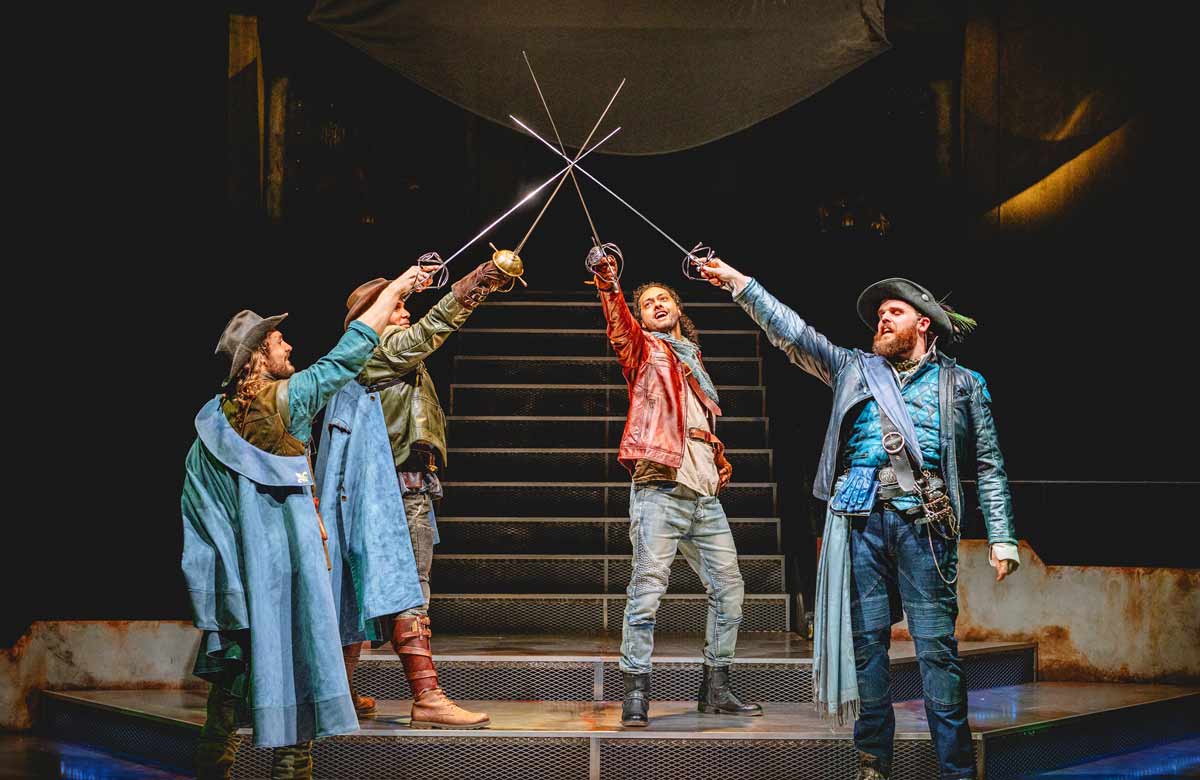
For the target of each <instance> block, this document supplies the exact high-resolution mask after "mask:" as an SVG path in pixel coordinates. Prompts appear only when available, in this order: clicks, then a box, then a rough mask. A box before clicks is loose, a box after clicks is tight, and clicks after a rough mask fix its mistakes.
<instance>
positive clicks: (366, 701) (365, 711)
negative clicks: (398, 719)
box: [342, 642, 375, 718]
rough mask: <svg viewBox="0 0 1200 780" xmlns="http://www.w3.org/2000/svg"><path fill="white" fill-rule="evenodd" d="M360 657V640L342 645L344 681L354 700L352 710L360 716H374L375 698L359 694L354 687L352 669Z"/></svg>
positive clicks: (355, 667) (356, 665) (356, 666)
mask: <svg viewBox="0 0 1200 780" xmlns="http://www.w3.org/2000/svg"><path fill="white" fill-rule="evenodd" d="M361 657H362V642H355V643H354V644H352V645H344V646H343V647H342V661H343V662H344V663H345V664H346V682H347V683H348V684H349V685H350V698H351V699H352V700H353V701H354V711H355V712H357V713H358V717H360V718H373V717H375V699H374V698H373V697H371V696H359V695H358V691H357V690H355V689H354V670H355V669H357V668H358V659H359V658H361Z"/></svg>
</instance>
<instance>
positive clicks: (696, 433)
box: [688, 428, 721, 447]
mask: <svg viewBox="0 0 1200 780" xmlns="http://www.w3.org/2000/svg"><path fill="white" fill-rule="evenodd" d="M688 438H689V439H695V440H696V441H702V442H707V443H708V444H711V445H713V446H714V447H716V446H717V445H718V444H720V443H721V440H720V439H718V438H717V435H716V434H715V433H712V432H711V431H706V430H704V429H703V428H688Z"/></svg>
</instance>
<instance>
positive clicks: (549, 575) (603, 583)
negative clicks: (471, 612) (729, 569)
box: [433, 553, 786, 594]
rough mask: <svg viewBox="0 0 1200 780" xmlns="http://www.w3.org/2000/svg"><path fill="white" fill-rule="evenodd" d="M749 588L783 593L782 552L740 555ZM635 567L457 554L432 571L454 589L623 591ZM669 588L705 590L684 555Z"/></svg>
mask: <svg viewBox="0 0 1200 780" xmlns="http://www.w3.org/2000/svg"><path fill="white" fill-rule="evenodd" d="M738 568H739V570H740V571H741V575H742V579H743V580H744V581H745V586H746V592H748V593H782V592H784V590H786V588H785V585H784V573H783V556H769V557H749V556H742V557H740V558H739V559H738ZM632 571H633V564H632V559H631V558H628V557H619V556H606V557H584V556H567V555H564V556H547V557H533V556H528V555H520V556H513V555H454V554H441V553H439V554H437V555H436V556H435V557H434V564H433V577H434V578H435V580H436V582H437V587H438V588H439V589H440V590H445V591H449V592H452V593H609V594H617V593H625V590H626V588H627V586H628V585H629V579H630V576H631V574H632ZM668 592H670V593H697V594H698V593H704V592H705V588H704V584H703V583H702V582H701V581H700V576H699V575H698V574H696V572H695V571H694V570H693V569H692V567H691V566H690V565H689V563H688V561H687V560H686V559H685V558H684V557H683V556H682V555H677V556H676V558H675V561H674V562H673V563H672V566H671V574H670V581H669V584H668Z"/></svg>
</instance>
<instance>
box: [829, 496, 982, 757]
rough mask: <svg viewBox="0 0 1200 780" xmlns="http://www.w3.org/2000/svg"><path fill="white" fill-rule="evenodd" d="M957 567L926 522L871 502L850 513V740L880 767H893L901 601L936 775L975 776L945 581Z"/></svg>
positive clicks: (953, 549)
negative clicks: (853, 689) (853, 672)
mask: <svg viewBox="0 0 1200 780" xmlns="http://www.w3.org/2000/svg"><path fill="white" fill-rule="evenodd" d="M931 533H932V547H933V551H932V552H931V551H930V544H931ZM935 555H936V556H937V564H936V566H935V563H934V556H935ZM937 567H940V569H941V574H940V575H939V573H938V568H937ZM957 572H958V544H957V540H955V539H950V540H945V539H942V537H941V536H940V535H939V534H938V533H937V532H936V531H931V530H930V527H929V526H928V525H914V524H913V523H912V522H911V521H909V520H906V519H904V518H903V517H902V516H901V515H899V514H897V513H896V512H894V511H892V510H891V509H888V508H886V507H885V506H884V505H882V504H876V505H875V508H874V509H873V510H872V511H871V514H870V515H869V516H867V517H856V518H854V521H853V523H852V525H851V531H850V622H851V627H852V630H853V634H854V659H855V666H856V668H857V670H858V692H859V696H860V698H861V712H860V715H859V718H858V720H857V721H856V722H855V724H854V744H855V746H856V747H857V748H858V749H859V750H861V751H863V752H864V753H870V754H871V755H873V756H877V757H878V758H879V759H880V760H881V762H882V763H883V765H884V767H885V772H886V771H887V770H889V769H890V765H891V760H892V739H893V736H894V735H895V731H896V716H895V713H894V712H893V711H892V697H891V693H890V690H889V688H890V683H891V680H890V674H889V666H888V647H889V646H890V645H891V636H892V631H891V626H892V623H894V622H896V621H898V620H899V619H900V607H901V606H903V608H904V613H905V614H906V615H907V616H908V629H909V633H910V634H912V638H913V642H914V644H915V645H916V649H917V662H918V664H919V666H920V669H921V682H922V686H923V688H924V695H925V715H926V717H927V719H928V721H929V732H930V736H932V737H933V743H934V747H935V749H936V750H937V756H938V763H939V765H940V766H941V777H942V778H943V780H951V778H965V777H971V778H973V777H975V759H974V757H973V754H972V750H971V730H970V727H969V726H968V725H967V692H966V685H965V683H964V681H963V672H962V663H961V661H960V660H959V656H958V642H957V640H955V638H954V622H955V620H956V619H957V618H958V596H957V593H956V592H955V587H954V585H948V584H946V583H945V582H944V581H943V579H942V578H943V577H945V579H947V580H954V579H955V577H956V575H957Z"/></svg>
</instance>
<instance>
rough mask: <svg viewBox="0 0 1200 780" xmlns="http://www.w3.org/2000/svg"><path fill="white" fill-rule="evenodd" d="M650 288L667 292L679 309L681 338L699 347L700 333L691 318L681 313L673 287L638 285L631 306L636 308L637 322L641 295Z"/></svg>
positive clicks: (651, 283) (661, 284)
mask: <svg viewBox="0 0 1200 780" xmlns="http://www.w3.org/2000/svg"><path fill="white" fill-rule="evenodd" d="M651 287H658V288H659V289H662V290H666V291H667V295H670V296H671V300H673V301H675V306H676V307H677V308H678V309H679V330H680V331H682V332H683V337H684V338H685V339H687V340H688V341H690V342H692V343H693V344H695V345H696V346H697V347H699V346H700V331H698V330H696V323H694V322H692V318H691V317H689V316H687V315H686V314H684V313H683V301H681V300H680V299H679V293H677V292H675V288H674V287H668V286H667V285H665V284H663V283H662V282H646V283H645V284H643V285H639V286H638V288H637V289H636V290H634V291H633V305H634V306H637V308H638V321H639V322H640V321H641V318H642V306H641V303H640V301H641V300H642V293H644V292H646V290H649V289H650V288H651ZM642 327H645V324H643V326H642Z"/></svg>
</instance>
